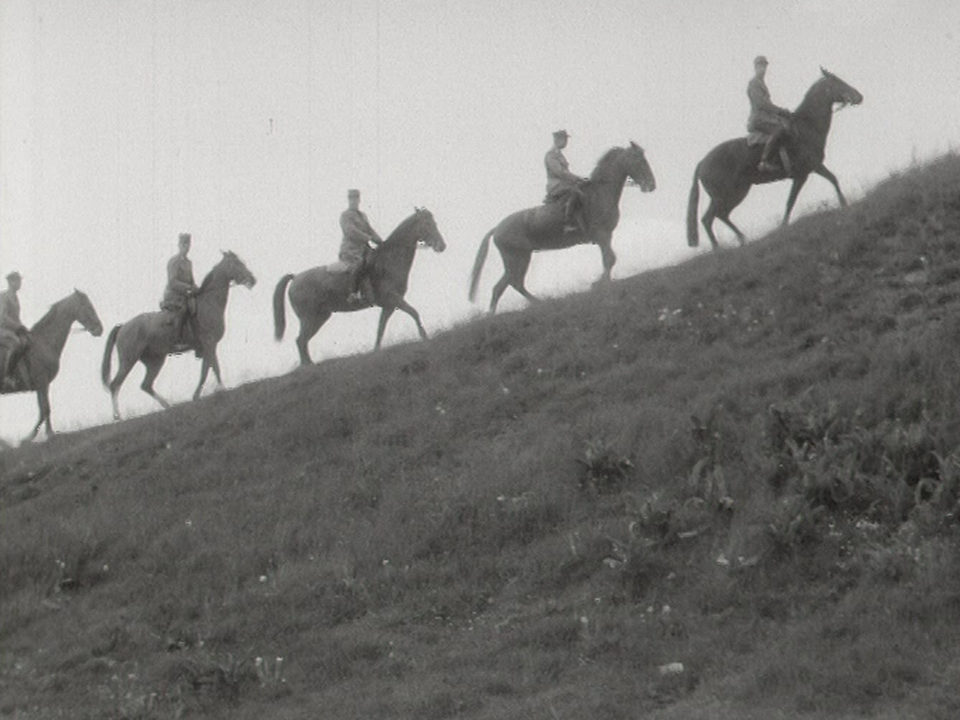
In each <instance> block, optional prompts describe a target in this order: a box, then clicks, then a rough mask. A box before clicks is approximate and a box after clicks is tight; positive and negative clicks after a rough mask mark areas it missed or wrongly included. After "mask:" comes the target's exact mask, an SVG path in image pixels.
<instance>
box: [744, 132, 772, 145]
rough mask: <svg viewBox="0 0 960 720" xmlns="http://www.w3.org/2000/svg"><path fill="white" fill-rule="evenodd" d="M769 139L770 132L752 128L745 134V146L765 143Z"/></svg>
mask: <svg viewBox="0 0 960 720" xmlns="http://www.w3.org/2000/svg"><path fill="white" fill-rule="evenodd" d="M769 139H770V133H765V132H763V131H762V130H754V131H752V132H750V133H749V134H748V135H747V146H748V147H754V146H755V145H766V143H767V140H769Z"/></svg>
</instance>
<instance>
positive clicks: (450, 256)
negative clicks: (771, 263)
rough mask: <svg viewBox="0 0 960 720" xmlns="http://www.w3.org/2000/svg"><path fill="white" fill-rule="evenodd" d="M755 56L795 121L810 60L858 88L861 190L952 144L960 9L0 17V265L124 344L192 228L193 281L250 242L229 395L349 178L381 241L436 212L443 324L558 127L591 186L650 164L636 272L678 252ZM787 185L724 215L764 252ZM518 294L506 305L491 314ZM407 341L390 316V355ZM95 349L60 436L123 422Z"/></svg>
mask: <svg viewBox="0 0 960 720" xmlns="http://www.w3.org/2000/svg"><path fill="white" fill-rule="evenodd" d="M759 53H763V54H766V55H767V56H768V57H769V59H770V69H769V71H768V73H767V83H768V85H769V87H770V89H771V92H772V94H773V100H774V102H776V103H778V104H780V105H784V106H786V107H790V108H793V107H795V106H796V105H797V104H798V103H799V102H800V100H801V99H802V97H803V94H804V93H805V91H806V90H807V88H808V87H809V86H810V85H811V84H812V83H813V82H814V81H815V80H816V79H817V78H818V77H819V74H820V70H819V68H820V66H821V65H822V66H824V67H826V68H827V69H829V70H831V71H833V72H835V73H836V74H838V75H839V76H840V77H841V78H843V79H844V80H846V81H847V82H849V83H850V84H852V85H853V86H855V87H856V88H857V89H859V90H860V91H861V92H862V93H863V94H864V97H865V101H864V103H863V105H862V106H860V107H857V108H848V109H846V110H844V111H843V112H841V113H839V114H838V115H837V116H836V117H835V121H834V124H833V128H832V131H831V135H830V138H829V141H828V144H827V159H826V164H827V166H828V167H829V168H831V169H832V170H833V171H834V173H835V174H836V175H837V177H838V178H839V180H840V183H841V186H842V187H843V188H844V190H845V191H846V192H847V194H848V196H849V197H851V198H856V197H858V196H859V195H862V193H863V192H864V191H865V190H867V189H869V188H870V187H871V186H872V185H873V184H875V183H876V182H878V181H880V180H882V179H883V178H885V177H887V176H889V174H890V173H891V172H894V171H896V170H899V169H904V168H906V167H907V166H909V165H910V164H911V163H913V162H917V161H923V160H926V159H929V158H931V157H934V156H936V155H938V154H941V153H943V152H946V151H949V150H950V149H951V148H955V147H956V144H957V143H958V142H960V62H958V58H960V3H958V2H956V0H902V1H898V0H844V1H843V2H840V1H836V2H833V1H830V0H729V1H725V2H717V1H716V0H688V1H687V2H683V3H667V2H653V1H652V0H639V1H638V0H607V1H597V2H588V1H584V0H532V1H531V0H508V1H503V2H501V1H500V0H484V1H483V2H478V1H477V0H473V1H472V2H460V1H458V0H410V1H404V0H394V1H393V2H390V1H388V0H379V1H378V0H350V2H329V1H328V2H317V1H315V0H153V2H147V1H142V2H139V1H138V2H133V1H132V0H84V1H83V2H74V1H72V0H59V1H54V0H3V2H0V108H2V112H0V276H3V275H6V273H7V272H9V271H10V270H13V269H17V270H19V271H20V272H21V273H22V274H23V276H24V283H23V289H22V290H21V293H20V295H21V303H22V306H23V319H24V321H25V322H26V323H27V324H28V325H30V324H32V323H33V322H35V321H36V320H38V319H39V318H40V316H41V315H42V314H43V313H44V312H45V311H46V310H47V308H48V307H49V305H50V304H51V303H53V302H55V301H56V300H58V299H60V298H61V297H63V296H65V295H66V294H68V293H69V292H71V291H72V290H73V288H74V287H77V288H80V289H81V290H84V291H85V292H87V293H88V294H89V295H90V298H91V300H92V301H93V303H94V305H95V306H96V307H97V309H98V311H99V313H100V317H101V319H102V320H103V323H104V326H105V327H106V328H107V329H109V328H110V327H112V326H113V325H115V324H117V323H120V322H123V321H125V320H128V319H130V318H131V317H133V316H134V315H136V314H138V313H140V312H144V311H147V310H153V309H155V308H156V306H157V302H158V300H159V298H160V296H161V293H162V290H163V286H164V283H165V264H166V260H167V258H168V257H169V256H170V255H172V254H173V253H174V252H175V251H176V237H177V234H178V233H179V232H181V231H189V232H191V233H193V236H194V244H193V251H192V253H191V257H192V259H193V263H194V271H195V274H196V276H197V280H198V282H199V281H200V279H201V278H202V277H203V275H204V274H205V273H206V272H207V271H208V270H209V269H210V268H211V267H212V266H213V265H214V264H215V263H216V262H217V261H218V260H219V257H220V250H233V251H235V252H236V253H237V254H238V255H240V257H241V258H242V259H243V260H244V261H245V262H246V264H247V266H248V267H249V268H250V269H251V270H252V271H253V272H254V274H255V275H256V276H257V278H258V281H259V283H258V285H257V286H256V287H255V288H254V289H253V290H252V291H249V290H247V289H245V288H236V289H234V290H233V291H232V292H231V296H230V304H229V306H228V315H227V319H228V325H227V337H226V338H225V339H224V341H223V342H222V343H221V345H220V360H221V366H222V367H223V370H224V375H225V378H224V379H225V381H226V382H227V385H228V386H236V385H238V384H240V383H243V382H247V381H250V380H254V379H256V378H259V377H264V376H271V375H277V374H280V373H283V372H287V371H289V370H290V369H292V368H293V367H294V366H295V365H296V362H297V354H296V350H295V347H294V345H293V337H294V336H295V334H296V332H297V322H296V320H295V319H294V320H293V322H292V323H291V322H290V314H291V311H290V309H289V306H288V311H287V312H288V330H287V337H286V338H285V339H284V341H283V342H282V343H280V344H277V343H275V342H274V340H273V337H272V318H271V314H270V300H271V296H272V292H273V289H274V287H275V285H276V283H277V281H278V280H279V278H280V277H281V276H282V275H283V274H284V273H287V272H299V271H301V270H304V269H307V268H308V267H311V266H313V265H320V264H327V263H330V262H333V261H334V260H335V259H336V255H337V249H338V246H339V241H340V231H339V226H338V222H337V221H338V217H339V214H340V212H341V211H342V210H343V209H344V208H345V207H346V197H345V195H346V190H347V188H349V187H358V188H360V189H361V190H362V191H363V205H362V208H363V209H364V210H365V211H366V212H367V213H368V215H369V217H370V219H371V221H372V222H373V224H374V226H375V227H376V228H377V229H378V230H379V231H380V233H381V234H382V235H384V236H386V235H387V234H388V233H389V232H390V231H391V230H392V229H393V228H394V227H396V225H397V224H399V223H400V221H401V220H403V219H404V218H405V217H406V216H408V215H409V214H410V213H411V212H412V211H413V208H414V206H426V207H427V208H429V209H430V210H431V211H432V212H433V213H434V216H435V217H436V219H437V223H438V225H439V227H440V230H441V232H442V233H443V235H444V236H445V238H446V240H447V243H448V246H449V249H448V251H447V252H446V253H444V254H443V255H435V254H433V253H432V252H430V251H421V252H420V253H419V254H418V256H417V259H416V261H415V263H414V268H413V273H412V275H411V283H410V290H409V292H408V295H407V298H408V300H409V301H410V302H411V303H412V304H413V305H414V306H416V307H417V308H418V309H419V310H420V312H421V315H422V317H423V321H424V324H425V325H426V327H427V329H428V331H433V332H435V331H438V330H441V329H442V328H445V327H449V326H450V325H452V324H454V323H456V322H461V321H464V320H466V319H468V318H470V317H472V316H473V315H474V314H476V313H479V312H481V311H482V309H483V308H484V307H485V306H486V304H487V302H488V299H489V293H490V288H491V286H492V284H493V282H494V281H495V280H496V278H497V277H498V276H499V274H500V270H501V264H500V260H499V257H498V256H497V255H496V254H495V253H493V254H491V256H490V257H489V259H488V260H487V265H486V268H485V270H484V276H483V280H482V282H481V288H480V298H481V302H480V304H479V305H478V306H471V305H470V304H469V303H468V302H467V300H466V290H467V280H468V275H469V272H470V267H471V265H472V262H473V258H474V256H475V254H476V251H477V248H478V246H479V243H480V240H481V238H482V237H483V235H484V233H485V232H486V231H487V230H489V229H490V228H491V227H493V226H494V225H495V224H496V223H497V222H498V221H499V220H500V219H501V218H502V217H503V216H504V215H506V214H508V213H510V212H512V211H514V210H518V209H521V208H523V207H528V206H531V205H535V204H537V203H539V202H540V201H541V199H542V197H543V192H544V181H545V178H544V171H543V155H544V153H545V152H546V150H547V149H549V147H550V144H551V132H552V131H553V130H556V129H559V128H565V129H567V130H568V131H569V132H570V134H571V136H572V137H571V141H570V145H569V147H568V148H567V150H566V155H567V157H568V159H569V160H570V163H571V166H572V169H573V170H574V171H575V172H577V173H579V174H582V175H587V174H589V172H590V171H591V170H592V169H593V167H594V165H595V163H596V162H597V160H598V159H599V158H600V156H601V155H602V154H603V153H604V152H605V151H606V150H608V149H609V148H611V147H613V146H624V145H626V144H627V143H628V142H629V141H631V140H633V141H636V142H637V143H639V144H640V145H642V146H643V147H644V148H645V149H646V151H647V156H648V159H649V161H650V164H651V166H652V168H653V170H654V173H655V174H656V177H657V190H656V191H655V192H654V193H652V194H641V193H640V192H639V190H637V189H635V188H627V189H626V191H625V192H624V196H623V199H622V202H621V216H622V219H621V224H620V227H619V229H618V230H617V232H616V233H615V235H614V249H615V250H616V252H617V253H618V255H619V257H620V262H619V263H618V265H617V266H616V267H615V269H614V277H615V278H617V277H620V278H622V277H626V276H629V275H632V274H635V273H637V272H639V271H641V270H643V269H646V268H650V267H656V266H659V265H663V264H665V263H670V262H676V261H678V260H681V259H683V258H685V257H688V256H689V253H690V251H689V250H687V248H686V243H685V239H684V234H683V226H682V223H683V218H684V217H685V206H686V199H687V193H688V192H689V189H690V182H691V178H692V174H693V169H694V166H695V165H696V163H697V162H698V161H699V159H700V158H701V157H702V156H703V155H704V154H705V153H706V152H707V151H708V150H709V149H710V148H711V147H713V146H714V145H715V144H717V143H719V142H721V141H723V140H725V139H727V138H731V137H735V136H737V135H741V134H743V132H744V123H745V121H746V117H747V112H748V103H747V99H746V83H747V81H748V80H749V78H750V76H751V74H752V62H753V58H754V56H755V55H757V54H759ZM787 191H788V185H786V184H785V183H780V184H777V185H773V186H767V187H763V188H757V189H755V190H754V191H753V192H752V193H751V195H750V196H749V197H748V198H747V200H746V201H745V202H744V204H743V205H742V206H741V207H740V208H738V209H737V211H736V212H735V213H734V215H733V217H734V219H735V220H736V221H737V223H738V224H739V225H740V226H741V227H742V228H743V229H744V230H745V231H746V232H748V234H750V235H752V236H754V237H756V236H757V235H758V234H761V233H763V232H765V231H766V230H768V229H770V228H771V227H773V226H774V225H775V224H776V222H777V220H778V219H779V217H780V216H781V214H782V212H783V206H784V202H785V200H786V195H787ZM824 203H828V204H831V205H832V204H833V203H835V196H834V194H833V190H832V188H831V187H830V186H829V184H828V183H827V182H826V181H824V180H822V179H821V178H818V177H814V178H812V179H811V180H810V181H809V182H808V184H807V186H806V187H805V188H804V190H803V193H802V194H801V198H800V202H799V204H798V212H797V213H796V214H795V217H797V216H799V215H801V214H803V213H804V212H810V211H811V210H815V209H816V208H818V207H821V206H822V205H823V204H824ZM724 230H725V228H724ZM721 238H722V239H725V240H726V242H727V243H728V244H731V243H732V238H731V237H730V235H729V233H725V232H722V234H721ZM599 272H600V259H599V252H598V251H597V250H596V248H592V247H586V248H577V249H574V250H567V251H563V252H554V253H544V254H538V255H536V256H535V257H534V261H533V264H532V267H531V271H530V274H529V282H528V287H529V288H530V289H531V291H533V292H534V293H538V294H541V295H545V296H550V295H559V294H563V293H568V292H576V291H582V290H585V289H586V288H587V287H588V286H589V283H590V282H591V281H592V280H593V279H595V277H596V276H597V275H598V274H599ZM523 305H524V303H523V302H522V301H521V300H520V299H519V298H518V297H517V296H516V294H515V293H513V291H512V290H508V291H507V294H506V295H505V297H504V302H503V303H501V308H502V310H503V311H509V310H511V309H517V308H521V307H523ZM377 316H378V311H375V310H368V311H365V312H363V313H357V314H352V315H347V316H339V317H334V319H333V320H331V321H330V322H329V323H328V324H327V325H326V326H324V328H322V329H321V331H320V333H319V334H318V335H317V337H316V338H315V339H314V341H313V343H312V345H311V350H312V353H313V355H314V358H316V359H322V358H327V357H331V356H332V355H338V354H345V353H351V352H366V351H368V350H369V349H371V348H372V345H373V340H374V335H375V328H376V321H377ZM414 337H416V333H415V329H414V327H413V324H412V322H410V320H409V319H408V318H407V317H406V316H404V315H401V314H396V315H395V316H394V317H393V319H392V320H391V322H390V325H389V326H388V328H387V337H386V340H387V343H388V344H389V343H395V342H400V341H406V340H408V339H412V338H414ZM102 351H103V338H100V339H93V338H91V337H90V336H89V335H86V334H75V335H72V336H71V338H70V340H69V342H68V344H67V347H66V350H65V353H64V360H63V364H62V367H61V371H60V376H59V377H58V378H57V380H56V381H55V383H54V385H53V388H52V402H53V411H54V423H55V427H57V428H59V429H63V430H67V429H71V428H76V427H81V426H85V425H89V424H94V423H99V422H106V421H108V419H109V417H110V400H109V395H108V393H107V392H106V391H105V390H104V389H103V388H102V386H101V385H100V381H99V363H100V358H101V355H102ZM115 366H116V360H114V367H115ZM198 373H199V363H198V362H197V361H196V360H194V359H192V358H187V357H184V358H175V359H171V360H170V361H168V365H167V367H166V368H165V369H164V371H163V373H162V374H161V376H160V380H159V381H158V383H157V387H158V389H159V391H160V392H161V393H163V394H165V395H166V396H167V397H169V398H170V399H171V400H173V401H176V402H181V401H185V400H187V399H188V398H189V397H190V395H191V393H192V391H193V388H194V386H195V384H196V380H197V376H198ZM141 379H142V370H140V369H137V370H135V371H134V372H133V373H132V374H131V376H130V377H129V378H128V379H127V382H126V384H125V385H124V388H123V390H122V392H121V398H120V402H121V408H122V409H123V411H124V412H125V414H126V415H132V414H138V413H142V412H145V411H152V410H154V408H155V405H154V404H153V401H152V400H150V399H149V398H147V397H146V396H144V395H143V394H142V393H141V391H140V390H139V384H140V381H141ZM211 387H212V385H211ZM35 419H36V410H35V400H34V397H33V395H29V396H27V395H20V396H15V397H12V396H3V397H2V398H0V436H2V437H4V438H6V439H8V440H13V439H15V438H18V437H20V436H22V435H23V434H25V433H26V431H27V430H29V428H30V427H31V426H32V425H33V422H34V421H35Z"/></svg>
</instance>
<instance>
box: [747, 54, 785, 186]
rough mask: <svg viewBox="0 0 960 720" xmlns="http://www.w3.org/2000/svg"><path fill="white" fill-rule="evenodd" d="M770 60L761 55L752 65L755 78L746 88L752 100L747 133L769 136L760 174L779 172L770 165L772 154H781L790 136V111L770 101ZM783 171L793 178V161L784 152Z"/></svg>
mask: <svg viewBox="0 0 960 720" xmlns="http://www.w3.org/2000/svg"><path fill="white" fill-rule="evenodd" d="M767 65H768V63H767V58H765V57H764V56H763V55H758V56H757V57H756V59H754V61H753V69H754V76H753V77H752V78H751V79H750V82H749V83H748V84H747V97H748V98H749V99H750V117H749V118H748V119H747V131H748V132H751V133H755V132H759V133H763V134H764V135H766V136H767V140H766V144H765V145H764V147H763V155H761V156H760V164H759V165H757V170H759V171H760V172H777V170H778V168H777V167H776V166H775V165H774V164H773V163H771V162H770V158H771V156H772V155H773V153H775V152H777V151H778V150H781V146H782V143H783V141H784V140H785V139H786V137H787V135H788V134H789V129H790V117H791V115H790V111H789V110H787V109H785V108H782V107H778V106H777V105H774V104H773V102H771V100H770V90H768V89H767V83H766V81H765V80H764V76H765V75H766V73H767ZM780 157H781V159H782V160H783V165H784V167H783V169H784V170H785V171H786V173H787V175H790V172H791V170H790V160H789V159H788V158H787V153H786V151H785V150H781V152H780Z"/></svg>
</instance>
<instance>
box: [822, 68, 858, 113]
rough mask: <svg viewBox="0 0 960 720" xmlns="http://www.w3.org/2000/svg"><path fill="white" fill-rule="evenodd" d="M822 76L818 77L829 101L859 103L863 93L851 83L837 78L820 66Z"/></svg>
mask: <svg viewBox="0 0 960 720" xmlns="http://www.w3.org/2000/svg"><path fill="white" fill-rule="evenodd" d="M820 72H821V73H822V74H823V77H822V78H821V79H820V83H822V85H823V87H824V92H825V93H826V95H827V99H828V100H830V102H831V103H840V104H841V105H859V104H860V103H862V102H863V95H862V94H861V92H860V91H859V90H857V89H856V88H855V87H853V86H852V85H848V84H847V83H845V82H844V81H843V80H841V79H840V78H838V77H837V76H836V75H834V74H833V73H832V72H829V71H828V70H824V69H823V68H822V67H821V68H820Z"/></svg>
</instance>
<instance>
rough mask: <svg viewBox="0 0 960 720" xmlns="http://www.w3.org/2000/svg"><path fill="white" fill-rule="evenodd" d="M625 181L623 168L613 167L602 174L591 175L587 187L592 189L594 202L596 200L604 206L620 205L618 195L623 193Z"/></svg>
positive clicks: (625, 174) (625, 175)
mask: <svg viewBox="0 0 960 720" xmlns="http://www.w3.org/2000/svg"><path fill="white" fill-rule="evenodd" d="M626 181H627V173H626V171H625V170H621V169H620V168H615V169H611V170H608V171H607V172H605V173H604V174H603V175H601V176H598V177H591V180H590V185H589V186H588V188H589V189H592V190H593V192H592V193H591V194H592V195H593V199H594V202H598V203H600V204H601V205H603V206H604V207H610V206H613V207H617V206H619V205H620V196H621V195H622V194H623V186H624V183H626Z"/></svg>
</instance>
